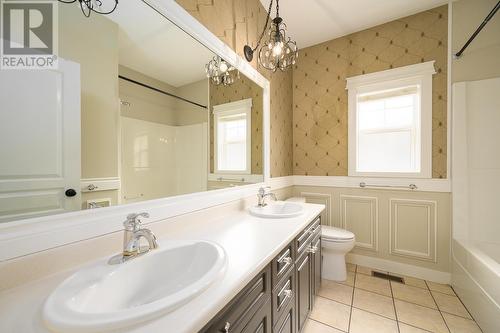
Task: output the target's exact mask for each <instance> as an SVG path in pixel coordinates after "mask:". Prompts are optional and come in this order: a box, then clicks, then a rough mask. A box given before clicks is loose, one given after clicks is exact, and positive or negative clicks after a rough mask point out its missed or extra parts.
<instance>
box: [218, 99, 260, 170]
mask: <svg viewBox="0 0 500 333" xmlns="http://www.w3.org/2000/svg"><path fill="white" fill-rule="evenodd" d="M251 110H252V99H251V98H249V99H245V100H241V101H237V102H232V103H226V104H221V105H216V106H214V138H215V141H214V157H215V159H214V161H215V162H214V163H215V173H238V174H251V155H250V154H251V123H252V119H251Z"/></svg>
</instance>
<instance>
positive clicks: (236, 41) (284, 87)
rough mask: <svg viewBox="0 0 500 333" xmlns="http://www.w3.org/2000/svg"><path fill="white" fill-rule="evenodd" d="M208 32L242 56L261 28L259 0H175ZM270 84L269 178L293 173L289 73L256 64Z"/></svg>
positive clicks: (263, 11)
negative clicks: (274, 71) (245, 47)
mask: <svg viewBox="0 0 500 333" xmlns="http://www.w3.org/2000/svg"><path fill="white" fill-rule="evenodd" d="M176 1H177V3H179V4H180V5H181V6H182V7H183V8H184V9H186V10H187V11H188V12H189V13H190V14H191V15H192V16H193V17H195V18H196V19H197V20H198V21H200V22H201V23H202V24H204V25H205V26H206V27H207V28H208V29H209V30H210V31H212V33H214V34H215V35H216V36H218V37H219V38H220V39H221V40H222V41H224V42H225V43H226V44H227V45H229V46H230V47H231V48H232V49H233V50H234V51H235V52H236V53H238V54H239V55H240V56H243V46H244V45H245V44H247V43H248V44H249V45H251V46H252V47H253V46H255V44H256V42H257V37H258V35H259V34H260V32H261V31H262V27H263V26H264V23H265V20H266V10H265V9H264V7H263V6H262V5H261V3H260V1H259V0H176ZM252 65H253V66H254V67H255V68H257V70H259V72H260V73H261V74H262V75H264V76H265V77H266V78H267V79H268V80H269V81H270V83H271V115H270V116H271V124H270V127H271V147H270V148H271V149H270V152H271V177H281V176H288V175H291V174H292V172H293V165H292V163H293V161H292V153H293V146H292V144H293V143H292V138H293V123H292V119H293V108H292V106H293V104H292V72H291V71H289V72H287V73H274V74H272V75H271V73H269V72H268V71H266V70H265V69H261V68H259V67H258V65H257V61H256V59H254V60H253V62H252Z"/></svg>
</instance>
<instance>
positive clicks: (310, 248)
mask: <svg viewBox="0 0 500 333" xmlns="http://www.w3.org/2000/svg"><path fill="white" fill-rule="evenodd" d="M307 252H309V253H316V252H318V247H317V246H312V245H311V246H310V247H309V248H308V249H307Z"/></svg>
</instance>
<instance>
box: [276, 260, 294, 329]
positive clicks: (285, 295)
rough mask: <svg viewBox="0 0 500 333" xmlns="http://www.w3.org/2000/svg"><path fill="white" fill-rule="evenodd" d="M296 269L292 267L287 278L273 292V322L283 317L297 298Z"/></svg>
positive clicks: (287, 273)
mask: <svg viewBox="0 0 500 333" xmlns="http://www.w3.org/2000/svg"><path fill="white" fill-rule="evenodd" d="M294 295H295V269H294V268H293V267H290V269H289V270H288V271H287V272H286V275H285V278H284V279H283V280H281V281H280V283H279V284H278V285H277V286H276V288H274V290H273V293H272V303H273V324H276V322H277V321H278V320H279V319H280V318H281V316H282V315H283V313H284V312H285V311H286V310H287V308H288V305H290V303H294V300H295V297H294Z"/></svg>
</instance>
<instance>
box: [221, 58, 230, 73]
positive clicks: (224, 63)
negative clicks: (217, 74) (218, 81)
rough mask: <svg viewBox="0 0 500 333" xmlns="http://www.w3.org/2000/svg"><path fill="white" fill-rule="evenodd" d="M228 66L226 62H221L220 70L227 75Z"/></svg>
mask: <svg viewBox="0 0 500 333" xmlns="http://www.w3.org/2000/svg"><path fill="white" fill-rule="evenodd" d="M227 69H228V67H227V64H226V62H225V61H223V62H221V63H220V65H219V70H220V71H221V72H222V73H225V72H227Z"/></svg>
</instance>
